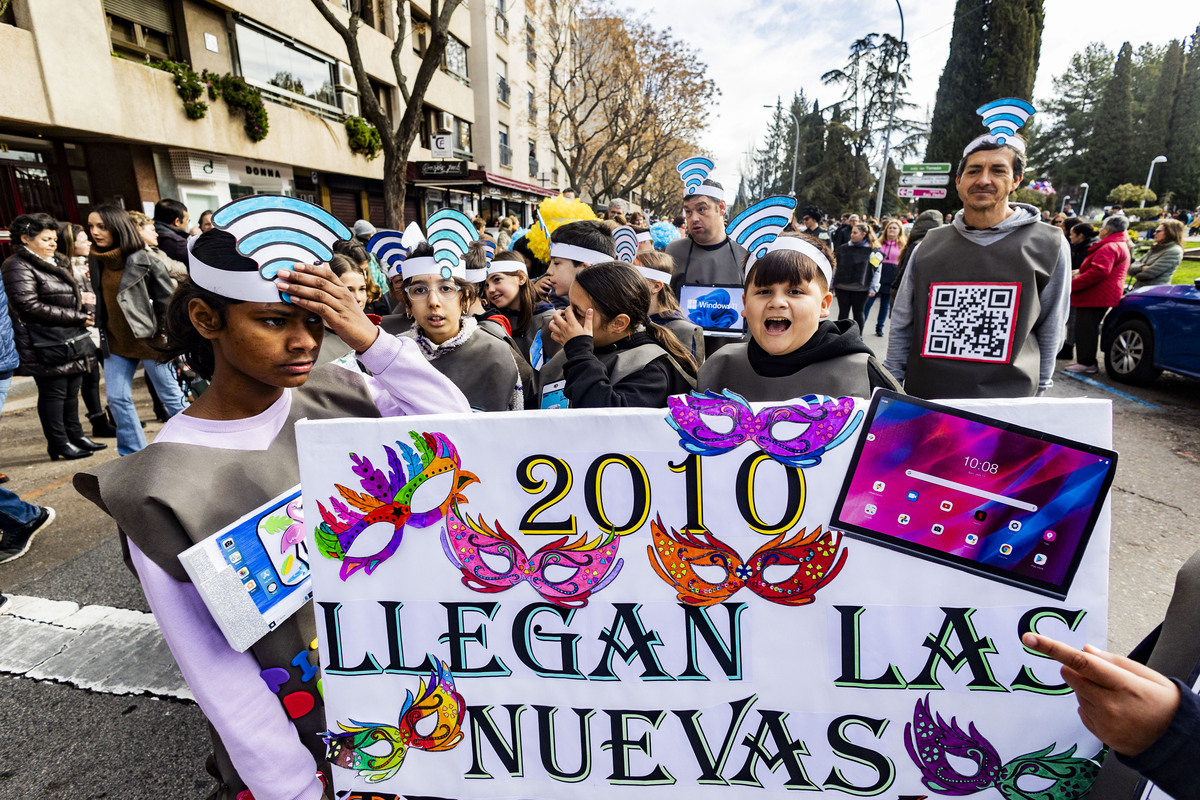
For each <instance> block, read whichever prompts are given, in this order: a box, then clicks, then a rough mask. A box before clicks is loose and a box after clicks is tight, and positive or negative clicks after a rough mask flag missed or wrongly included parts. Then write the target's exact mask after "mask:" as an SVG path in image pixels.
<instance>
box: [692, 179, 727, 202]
mask: <svg viewBox="0 0 1200 800" xmlns="http://www.w3.org/2000/svg"><path fill="white" fill-rule="evenodd" d="M698 194H703V195H707V196H708V197H711V198H713V199H715V200H720V201H721V202H724V201H725V192H723V191H721V190H720V189H718V188H717V187H716V186H710V185H708V184H706V183H702V184H700V185H699V186H689V187H688V189H687V192H686V193H685V194H684V196H683V199H684V200H687V199H688V198H689V197H695V196H696V195H698Z"/></svg>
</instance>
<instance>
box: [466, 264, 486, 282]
mask: <svg viewBox="0 0 1200 800" xmlns="http://www.w3.org/2000/svg"><path fill="white" fill-rule="evenodd" d="M465 274H466V281H467V283H483V282H484V281H486V280H487V275H488V271H487V267H484V268H483V269H468V270H465Z"/></svg>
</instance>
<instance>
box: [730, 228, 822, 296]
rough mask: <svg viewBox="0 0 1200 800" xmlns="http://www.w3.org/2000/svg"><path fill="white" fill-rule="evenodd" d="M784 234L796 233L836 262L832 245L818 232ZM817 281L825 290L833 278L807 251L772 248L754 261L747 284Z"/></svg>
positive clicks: (782, 235)
mask: <svg viewBox="0 0 1200 800" xmlns="http://www.w3.org/2000/svg"><path fill="white" fill-rule="evenodd" d="M782 237H794V238H796V239H803V240H804V241H806V242H808V243H809V244H811V245H812V246H813V247H815V248H817V249H818V250H820V251H821V253H823V254H824V255H825V257H826V258H828V259H829V266H830V267H831V268H832V267H834V266H835V263H836V262H835V261H834V257H833V251H832V250H830V249H829V245H827V244H825V243H824V242H823V241H821V240H820V239H818V238H817V237H815V236H810V235H809V234H807V233H785V234H781V238H782ZM812 281H816V283H817V286H820V287H821V289H822V291H826V292H828V291H829V280H828V279H827V278H826V277H825V273H824V272H822V271H821V268H820V267H818V266H817V264H816V262H815V261H813V260H812V259H811V258H809V257H808V256H806V255H804V254H803V253H797V252H796V251H795V250H772V251H771V252H769V253H767V254H766V255H765V256H763V257H762V258H760V259H758V260H757V261H755V262H754V266H752V267H751V268H750V271H749V272H748V273H746V281H745V286H747V287H749V286H750V285H751V284H754V285H755V286H774V285H775V284H777V283H785V284H787V285H788V286H803V285H804V284H806V283H810V282H812Z"/></svg>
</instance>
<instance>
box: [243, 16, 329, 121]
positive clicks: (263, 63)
mask: <svg viewBox="0 0 1200 800" xmlns="http://www.w3.org/2000/svg"><path fill="white" fill-rule="evenodd" d="M234 31H235V36H236V39H237V48H238V65H239V67H240V69H241V73H242V77H243V78H245V79H246V82H247V83H250V84H253V85H254V86H257V87H258V88H260V89H264V90H265V91H266V94H267V96H268V98H270V96H271V95H272V94H273V95H275V96H276V99H285V100H299V101H301V102H307V103H315V104H318V105H322V106H327V107H331V108H334V109H336V108H337V95H336V93H335V92H334V89H333V70H334V63H333V61H332V60H330V59H327V58H325V57H323V56H321V55H319V54H318V53H317V52H316V51H314V50H309V49H308V48H305V47H302V46H301V45H297V44H294V43H292V42H290V41H285V40H284V39H282V38H280V37H278V36H276V35H274V34H272V33H271V32H269V31H268V30H267V29H265V28H260V27H258V26H251V25H249V24H247V23H246V22H244V21H241V20H239V21H238V22H237V24H236V26H235V29H234Z"/></svg>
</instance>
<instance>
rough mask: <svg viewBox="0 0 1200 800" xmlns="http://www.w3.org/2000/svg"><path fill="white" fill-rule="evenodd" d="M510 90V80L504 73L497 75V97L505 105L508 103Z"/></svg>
mask: <svg viewBox="0 0 1200 800" xmlns="http://www.w3.org/2000/svg"><path fill="white" fill-rule="evenodd" d="M509 95H510V90H509V86H508V80H507V79H506V78H505V77H504V76H503V75H497V76H496V99H497V100H499V101H500V102H501V103H504V105H508V98H509Z"/></svg>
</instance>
